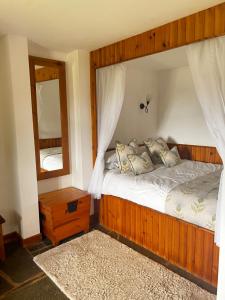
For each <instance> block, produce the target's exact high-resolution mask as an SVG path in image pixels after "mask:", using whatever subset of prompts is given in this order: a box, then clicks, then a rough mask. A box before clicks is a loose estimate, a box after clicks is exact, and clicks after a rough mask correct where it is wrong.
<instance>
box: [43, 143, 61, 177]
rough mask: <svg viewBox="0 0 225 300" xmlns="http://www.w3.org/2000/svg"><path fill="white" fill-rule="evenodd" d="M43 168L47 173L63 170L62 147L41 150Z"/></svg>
mask: <svg viewBox="0 0 225 300" xmlns="http://www.w3.org/2000/svg"><path fill="white" fill-rule="evenodd" d="M40 163H41V168H42V169H45V170H47V171H53V170H59V169H62V168H63V160H62V147H53V148H46V149H41V150H40Z"/></svg>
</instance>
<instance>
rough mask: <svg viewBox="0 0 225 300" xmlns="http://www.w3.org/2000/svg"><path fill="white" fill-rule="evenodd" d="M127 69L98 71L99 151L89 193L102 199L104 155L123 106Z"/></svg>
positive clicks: (117, 67) (118, 67) (115, 68)
mask: <svg viewBox="0 0 225 300" xmlns="http://www.w3.org/2000/svg"><path fill="white" fill-rule="evenodd" d="M125 80H126V67H125V66H124V65H123V64H118V65H113V66H110V67H106V68H103V69H99V70H98V71H97V108H98V117H97V120H98V151H97V158H96V161H95V166H94V170H93V173H92V176H91V181H90V184H89V187H88V192H89V193H90V194H92V195H93V196H94V197H95V198H97V199H100V198H101V190H102V183H103V176H104V155H105V152H106V150H107V148H108V146H109V143H110V142H111V140H112V137H113V134H114V131H115V129H116V125H117V123H118V120H119V116H120V112H121V108H122V105H123V100H124V94H125V85H126V82H125Z"/></svg>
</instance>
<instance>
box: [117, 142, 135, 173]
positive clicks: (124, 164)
mask: <svg viewBox="0 0 225 300" xmlns="http://www.w3.org/2000/svg"><path fill="white" fill-rule="evenodd" d="M137 153H138V145H137V142H136V140H132V141H130V142H129V144H128V145H125V144H121V143H120V142H117V143H116V156H117V160H118V165H119V169H120V172H121V173H129V172H131V171H132V170H131V166H130V162H129V160H128V158H127V155H128V154H137Z"/></svg>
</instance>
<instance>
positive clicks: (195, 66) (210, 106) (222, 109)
mask: <svg viewBox="0 0 225 300" xmlns="http://www.w3.org/2000/svg"><path fill="white" fill-rule="evenodd" d="M187 56H188V63H189V66H190V69H191V73H192V78H193V82H194V86H195V89H196V93H197V97H198V100H199V102H200V105H201V107H202V111H203V115H204V118H205V120H206V123H207V125H208V128H209V130H210V132H211V134H212V136H213V137H214V140H215V144H216V148H217V150H218V152H219V154H220V156H221V159H222V161H223V165H225V37H218V38H214V39H210V40H206V41H203V42H199V43H196V44H191V45H189V46H187ZM224 233H225V172H224V171H223V172H222V175H221V179H220V188H219V195H218V202H217V212H216V231H215V242H216V244H217V245H218V246H220V264H219V266H220V267H219V285H218V293H217V299H224V298H222V294H223V292H224V291H222V290H223V286H224V283H225V269H222V265H223V266H225V264H224V263H225V253H224V251H225V236H224ZM223 297H224V294H223Z"/></svg>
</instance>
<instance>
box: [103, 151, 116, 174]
mask: <svg viewBox="0 0 225 300" xmlns="http://www.w3.org/2000/svg"><path fill="white" fill-rule="evenodd" d="M105 168H106V169H107V170H112V169H117V168H118V160H117V156H116V151H115V150H113V151H109V152H106V154H105Z"/></svg>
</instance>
